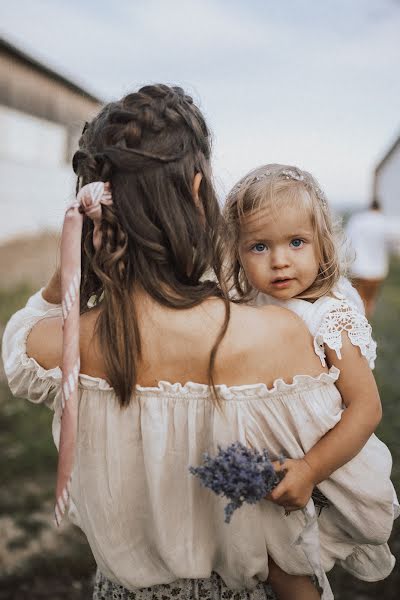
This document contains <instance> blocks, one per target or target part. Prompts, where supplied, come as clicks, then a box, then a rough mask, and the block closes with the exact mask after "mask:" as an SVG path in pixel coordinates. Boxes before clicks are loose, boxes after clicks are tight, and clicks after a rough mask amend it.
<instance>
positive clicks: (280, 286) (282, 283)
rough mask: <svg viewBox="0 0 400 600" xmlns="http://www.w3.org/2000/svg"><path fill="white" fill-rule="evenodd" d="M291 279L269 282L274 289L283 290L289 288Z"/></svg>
mask: <svg viewBox="0 0 400 600" xmlns="http://www.w3.org/2000/svg"><path fill="white" fill-rule="evenodd" d="M292 281H293V279H292V278H289V277H287V278H285V279H275V280H274V281H271V285H272V286H273V287H274V288H276V289H279V290H280V289H284V288H286V287H289V285H290V284H291V283H292Z"/></svg>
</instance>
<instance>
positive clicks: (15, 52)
mask: <svg viewBox="0 0 400 600" xmlns="http://www.w3.org/2000/svg"><path fill="white" fill-rule="evenodd" d="M0 53H2V54H8V55H9V56H12V57H13V58H16V59H17V60H19V61H20V62H22V63H24V64H25V65H28V66H29V67H30V68H31V69H34V70H36V71H37V72H39V73H42V74H43V75H46V77H49V78H50V79H53V80H54V81H57V82H58V83H61V84H62V85H64V86H65V87H66V88H68V89H70V90H72V91H73V92H76V93H77V94H79V95H80V96H83V97H84V98H87V99H88V100H92V101H93V102H96V103H99V104H102V103H103V100H101V99H100V98H97V97H96V96H94V95H93V94H91V93H90V92H88V91H87V90H84V89H83V88H82V87H80V86H79V85H77V84H76V83H74V82H73V81H71V80H70V79H67V78H66V77H64V76H63V75H60V73H57V72H56V71H53V70H52V69H50V68H49V67H47V66H46V65H44V64H43V63H41V62H39V61H37V60H35V59H34V58H32V57H31V56H29V55H28V54H25V52H23V51H22V50H20V49H19V48H17V47H16V46H13V45H12V44H10V42H7V41H6V40H5V39H4V38H2V37H0Z"/></svg>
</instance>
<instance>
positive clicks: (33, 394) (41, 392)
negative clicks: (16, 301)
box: [2, 290, 62, 408]
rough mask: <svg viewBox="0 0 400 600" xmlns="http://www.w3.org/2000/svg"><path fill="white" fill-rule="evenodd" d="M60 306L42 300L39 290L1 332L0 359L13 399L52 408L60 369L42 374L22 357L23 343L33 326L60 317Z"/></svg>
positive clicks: (28, 360)
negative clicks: (43, 320)
mask: <svg viewBox="0 0 400 600" xmlns="http://www.w3.org/2000/svg"><path fill="white" fill-rule="evenodd" d="M61 314H62V313H61V305H57V304H50V303H49V302H47V301H46V300H44V298H43V296H42V290H40V291H39V292H37V293H36V294H34V295H33V296H32V297H31V298H29V300H28V302H27V304H26V306H25V308H22V309H21V310H19V311H18V312H16V313H15V314H14V315H13V316H12V317H11V319H10V320H9V322H8V323H7V326H6V328H5V331H4V336H3V344H2V355H3V364H4V371H5V374H6V377H7V380H8V384H9V386H10V389H11V391H12V393H13V394H14V395H15V396H19V397H22V398H27V399H28V400H30V401H31V402H35V403H45V404H46V405H47V406H49V407H50V408H53V407H54V400H55V397H56V395H57V393H59V392H60V390H61V369H60V368H59V367H56V368H54V369H50V370H46V369H44V368H43V367H41V366H40V365H39V364H38V363H37V362H36V360H35V359H34V358H32V357H29V356H28V355H27V353H26V340H27V338H28V335H29V333H30V331H31V329H32V328H33V326H34V325H35V324H36V323H37V322H38V321H40V320H41V319H43V318H45V317H51V316H56V317H58V316H61Z"/></svg>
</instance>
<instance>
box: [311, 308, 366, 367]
mask: <svg viewBox="0 0 400 600" xmlns="http://www.w3.org/2000/svg"><path fill="white" fill-rule="evenodd" d="M343 331H346V333H347V335H348V337H349V340H350V341H351V343H352V344H353V346H358V347H359V348H360V351H361V354H362V355H363V356H365V358H366V359H367V360H368V364H369V366H370V367H371V369H373V368H374V366H375V359H376V342H375V341H374V340H373V339H372V328H371V325H370V324H369V323H368V320H367V319H366V318H365V316H364V315H362V314H361V313H359V312H358V311H357V310H355V309H354V307H352V306H349V304H348V303H347V302H346V301H345V300H341V301H340V303H339V304H338V306H336V307H335V308H334V309H333V310H331V311H330V312H329V313H328V314H327V315H326V316H325V318H324V320H323V321H322V324H321V325H320V327H319V329H318V332H317V334H316V336H315V337H314V349H315V353H316V354H317V355H318V356H319V358H320V360H321V363H322V365H323V366H325V365H326V361H325V347H324V345H325V344H326V345H327V346H328V347H329V348H330V349H331V350H334V351H335V352H336V355H337V357H338V358H339V359H341V358H342V356H341V352H340V350H341V348H342V332H343Z"/></svg>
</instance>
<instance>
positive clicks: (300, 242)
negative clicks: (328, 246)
mask: <svg viewBox="0 0 400 600" xmlns="http://www.w3.org/2000/svg"><path fill="white" fill-rule="evenodd" d="M290 244H291V245H292V246H293V248H301V247H302V245H303V244H304V242H303V240H300V239H299V238H295V239H294V240H292V241H291V242H290Z"/></svg>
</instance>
